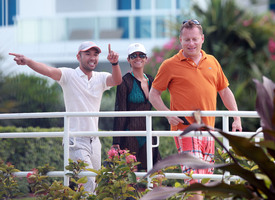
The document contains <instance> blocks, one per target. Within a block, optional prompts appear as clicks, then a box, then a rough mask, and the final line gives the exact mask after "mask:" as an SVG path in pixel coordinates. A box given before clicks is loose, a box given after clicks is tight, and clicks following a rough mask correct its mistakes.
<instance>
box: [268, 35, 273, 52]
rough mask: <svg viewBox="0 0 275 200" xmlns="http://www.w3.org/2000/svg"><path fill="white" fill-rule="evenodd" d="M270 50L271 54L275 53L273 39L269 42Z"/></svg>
mask: <svg viewBox="0 0 275 200" xmlns="http://www.w3.org/2000/svg"><path fill="white" fill-rule="evenodd" d="M268 49H269V51H270V53H275V41H274V40H273V39H272V38H270V39H269V41H268Z"/></svg>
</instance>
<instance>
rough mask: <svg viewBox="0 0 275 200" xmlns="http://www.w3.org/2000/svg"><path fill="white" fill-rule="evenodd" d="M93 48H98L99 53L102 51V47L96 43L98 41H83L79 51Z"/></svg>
mask: <svg viewBox="0 0 275 200" xmlns="http://www.w3.org/2000/svg"><path fill="white" fill-rule="evenodd" d="M91 48H96V49H97V50H98V52H99V53H101V49H100V48H99V47H98V46H97V45H96V43H94V42H91V41H86V42H82V43H81V44H80V45H79V47H78V53H79V52H80V51H87V50H89V49H91Z"/></svg>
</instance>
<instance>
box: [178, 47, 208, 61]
mask: <svg viewBox="0 0 275 200" xmlns="http://www.w3.org/2000/svg"><path fill="white" fill-rule="evenodd" d="M182 52H183V50H182V49H181V50H180V51H179V53H178V57H179V59H180V61H183V60H187V58H186V57H185V56H184V55H183V53H182ZM201 53H202V58H201V60H203V59H206V53H205V52H204V51H203V50H201Z"/></svg>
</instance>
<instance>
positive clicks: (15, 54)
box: [9, 53, 19, 56]
mask: <svg viewBox="0 0 275 200" xmlns="http://www.w3.org/2000/svg"><path fill="white" fill-rule="evenodd" d="M9 55H11V56H19V54H17V53H9Z"/></svg>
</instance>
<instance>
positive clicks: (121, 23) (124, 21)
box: [118, 17, 129, 38]
mask: <svg viewBox="0 0 275 200" xmlns="http://www.w3.org/2000/svg"><path fill="white" fill-rule="evenodd" d="M118 27H119V28H120V29H122V30H123V33H122V38H129V17H119V18H118Z"/></svg>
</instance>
